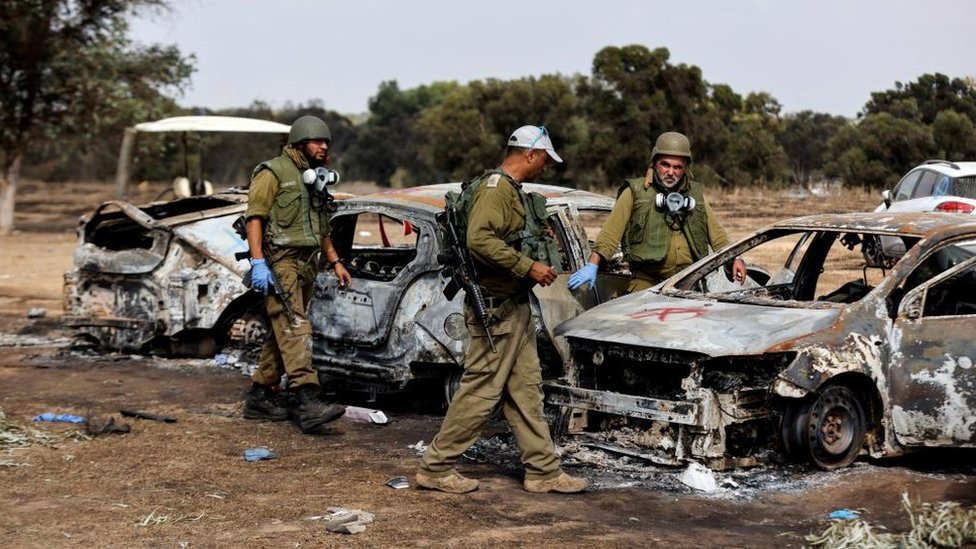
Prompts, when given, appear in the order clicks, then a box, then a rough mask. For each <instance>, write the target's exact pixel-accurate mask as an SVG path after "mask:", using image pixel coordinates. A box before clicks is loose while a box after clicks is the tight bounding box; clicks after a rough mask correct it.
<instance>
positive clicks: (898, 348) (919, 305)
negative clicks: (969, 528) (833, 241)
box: [889, 240, 976, 446]
mask: <svg viewBox="0 0 976 549" xmlns="http://www.w3.org/2000/svg"><path fill="white" fill-rule="evenodd" d="M974 245H976V241H972V240H970V241H967V242H958V243H949V244H947V245H945V246H942V247H941V248H938V249H936V250H935V251H934V252H933V253H932V254H930V255H929V256H928V257H926V258H925V259H924V260H923V261H921V262H920V263H919V265H918V266H917V267H916V268H915V269H914V270H913V272H912V273H911V274H909V276H908V277H906V280H905V283H904V285H903V286H902V287H901V288H899V289H896V290H895V292H898V291H899V290H904V291H905V292H906V293H905V297H904V299H903V300H902V301H901V305H900V306H899V308H898V318H897V319H896V320H895V322H894V335H893V337H892V357H893V358H892V362H891V369H890V373H889V375H890V377H891V383H890V387H891V408H892V420H893V424H894V430H895V434H896V436H897V438H898V441H899V443H901V444H903V445H905V446H918V445H925V446H976V368H974V367H973V359H974V358H976V346H974V344H973V333H974V331H976V291H974V290H976V254H974V251H976V249H974ZM933 275H934V276H933ZM912 286H916V287H912Z"/></svg>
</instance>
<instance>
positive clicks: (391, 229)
mask: <svg viewBox="0 0 976 549" xmlns="http://www.w3.org/2000/svg"><path fill="white" fill-rule="evenodd" d="M332 225H333V228H332V242H333V245H335V247H336V251H338V252H339V256H340V257H342V258H343V260H344V261H345V264H346V268H347V269H349V271H350V274H352V276H353V277H362V278H366V279H369V280H382V281H387V280H393V279H394V278H396V276H397V275H398V274H399V273H400V272H401V271H402V270H403V268H404V267H406V266H407V265H408V264H410V263H411V262H412V261H413V260H414V259H416V257H417V237H418V235H419V232H420V229H419V228H418V227H417V226H416V225H415V224H414V223H412V222H411V221H410V220H409V219H406V218H404V219H397V218H395V217H391V216H388V215H384V214H378V213H373V212H362V213H358V214H353V215H343V216H336V217H334V218H333V220H332Z"/></svg>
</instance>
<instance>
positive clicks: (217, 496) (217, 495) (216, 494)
mask: <svg viewBox="0 0 976 549" xmlns="http://www.w3.org/2000/svg"><path fill="white" fill-rule="evenodd" d="M203 497H205V498H214V499H227V496H226V495H225V494H221V493H219V492H213V493H210V494H204V495H203Z"/></svg>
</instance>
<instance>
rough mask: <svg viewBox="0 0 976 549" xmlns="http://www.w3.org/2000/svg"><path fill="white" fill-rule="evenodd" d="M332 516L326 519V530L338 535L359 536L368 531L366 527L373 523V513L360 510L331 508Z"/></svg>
mask: <svg viewBox="0 0 976 549" xmlns="http://www.w3.org/2000/svg"><path fill="white" fill-rule="evenodd" d="M329 511H330V512H331V513H332V514H331V515H329V516H327V517H325V521H326V522H325V529H326V530H328V531H329V532H335V533H337V534H359V533H361V532H365V531H366V525H367V524H370V523H371V522H373V519H374V518H375V517H374V515H373V513H367V512H366V511H363V510H360V509H345V508H343V507H329Z"/></svg>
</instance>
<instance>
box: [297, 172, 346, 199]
mask: <svg viewBox="0 0 976 549" xmlns="http://www.w3.org/2000/svg"><path fill="white" fill-rule="evenodd" d="M302 182H304V183H305V184H306V185H311V186H314V187H315V191H316V192H318V193H323V194H328V190H326V187H327V186H330V185H335V184H336V183H338V182H339V172H337V171H335V170H333V169H330V168H325V167H321V166H320V167H318V168H315V169H314V170H313V169H311V168H309V169H307V170H305V171H304V172H302Z"/></svg>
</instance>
